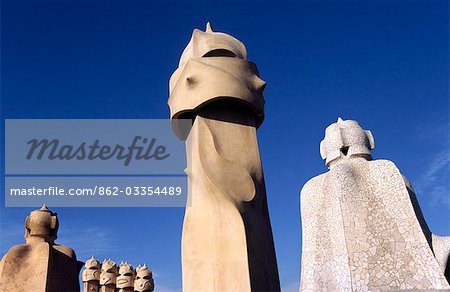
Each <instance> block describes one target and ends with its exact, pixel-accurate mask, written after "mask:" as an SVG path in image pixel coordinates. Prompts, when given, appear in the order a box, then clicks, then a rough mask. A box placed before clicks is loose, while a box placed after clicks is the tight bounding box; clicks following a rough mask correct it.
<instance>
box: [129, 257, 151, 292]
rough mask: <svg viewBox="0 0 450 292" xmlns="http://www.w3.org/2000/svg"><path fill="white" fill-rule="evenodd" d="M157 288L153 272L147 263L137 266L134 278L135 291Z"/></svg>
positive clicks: (147, 291) (148, 290)
mask: <svg viewBox="0 0 450 292" xmlns="http://www.w3.org/2000/svg"><path fill="white" fill-rule="evenodd" d="M154 289H155V283H154V282H153V273H152V270H150V269H149V268H148V267H147V265H146V264H144V265H143V266H141V265H139V266H137V268H136V278H135V279H134V291H135V292H152V291H153V290H154Z"/></svg>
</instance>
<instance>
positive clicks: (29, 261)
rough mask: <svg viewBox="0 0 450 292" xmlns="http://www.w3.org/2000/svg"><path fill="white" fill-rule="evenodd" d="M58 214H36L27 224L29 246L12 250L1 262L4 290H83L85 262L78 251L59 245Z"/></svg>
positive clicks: (43, 211) (0, 285)
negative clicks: (80, 258) (83, 265)
mask: <svg viewBox="0 0 450 292" xmlns="http://www.w3.org/2000/svg"><path fill="white" fill-rule="evenodd" d="M58 225H59V223H58V217H57V214H56V213H54V212H52V211H50V210H49V209H47V207H46V206H45V205H44V206H43V207H42V208H41V209H39V210H35V211H32V212H31V213H30V215H29V216H28V217H27V219H26V221H25V241H26V243H25V244H20V245H16V246H14V247H12V248H11V249H10V250H9V251H8V252H7V253H6V254H5V256H4V257H3V258H2V260H1V262H0V291H1V292H11V291H17V292H19V291H33V292H60V291H67V292H75V291H80V285H79V280H78V275H79V272H80V269H81V266H82V264H83V263H81V262H78V261H77V258H76V255H75V252H74V251H73V250H72V249H71V248H69V247H66V246H61V245H57V244H55V240H56V238H57V232H58Z"/></svg>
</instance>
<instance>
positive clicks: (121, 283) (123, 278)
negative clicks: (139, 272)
mask: <svg viewBox="0 0 450 292" xmlns="http://www.w3.org/2000/svg"><path fill="white" fill-rule="evenodd" d="M134 276H135V272H134V269H133V267H132V266H131V265H130V264H129V263H123V262H122V263H120V266H119V275H118V276H117V284H116V288H117V289H116V291H117V292H127V291H131V292H133V291H134Z"/></svg>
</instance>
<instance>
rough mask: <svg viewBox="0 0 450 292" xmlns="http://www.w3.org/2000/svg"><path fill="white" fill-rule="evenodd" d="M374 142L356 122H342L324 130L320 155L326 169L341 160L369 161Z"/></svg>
mask: <svg viewBox="0 0 450 292" xmlns="http://www.w3.org/2000/svg"><path fill="white" fill-rule="evenodd" d="M374 148H375V141H374V139H373V136H372V133H371V132H370V131H369V130H363V129H362V128H361V126H360V125H359V124H358V122H357V121H352V120H345V121H344V120H342V119H341V118H338V120H337V122H336V123H334V124H331V125H330V126H328V127H327V128H326V129H325V138H324V139H323V140H322V142H320V155H321V156H322V159H324V160H325V161H326V165H327V166H328V167H330V166H331V164H332V163H333V162H335V161H337V160H339V159H341V158H343V159H346V158H351V157H365V158H367V159H371V157H372V156H371V150H373V149H374Z"/></svg>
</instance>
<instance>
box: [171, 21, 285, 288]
mask: <svg viewBox="0 0 450 292" xmlns="http://www.w3.org/2000/svg"><path fill="white" fill-rule="evenodd" d="M265 85H266V83H265V82H264V81H263V80H262V79H261V78H260V77H259V73H258V69H257V68H256V65H255V64H253V63H252V62H249V61H248V60H247V52H246V49H245V46H244V45H243V44H242V43H241V42H240V41H239V40H237V39H236V38H234V37H232V36H230V35H228V34H225V33H219V32H215V31H213V30H212V29H211V26H210V25H209V24H208V25H207V28H206V31H204V32H203V31H200V30H194V32H193V34H192V38H191V40H190V42H189V44H188V45H187V47H186V49H185V50H184V52H183V54H182V56H181V59H180V63H179V66H178V68H177V69H176V70H175V72H174V73H173V75H172V77H171V78H170V84H169V92H170V97H169V101H168V103H169V107H170V117H171V120H172V126H173V129H174V131H175V133H176V135H177V136H178V137H179V138H180V139H183V140H186V148H187V168H186V173H187V174H188V177H189V190H188V200H187V201H188V202H187V206H186V213H185V219H184V224H183V236H182V272H183V291H188V292H189V291H279V290H280V284H279V279H278V270H277V262H276V256H275V249H274V244H273V238H272V228H271V226H270V220H269V213H268V210H267V199H266V192H265V185H264V175H263V171H262V166H261V160H260V157H259V150H258V142H257V137H256V129H257V128H258V127H259V126H260V125H261V123H262V121H263V119H264V98H263V94H262V93H263V90H264V87H265ZM183 119H188V122H189V124H192V127H191V128H188V127H185V125H184V126H182V122H185V121H182V120H183Z"/></svg>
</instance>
